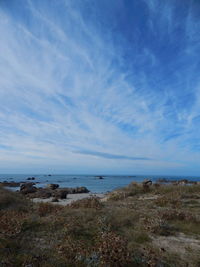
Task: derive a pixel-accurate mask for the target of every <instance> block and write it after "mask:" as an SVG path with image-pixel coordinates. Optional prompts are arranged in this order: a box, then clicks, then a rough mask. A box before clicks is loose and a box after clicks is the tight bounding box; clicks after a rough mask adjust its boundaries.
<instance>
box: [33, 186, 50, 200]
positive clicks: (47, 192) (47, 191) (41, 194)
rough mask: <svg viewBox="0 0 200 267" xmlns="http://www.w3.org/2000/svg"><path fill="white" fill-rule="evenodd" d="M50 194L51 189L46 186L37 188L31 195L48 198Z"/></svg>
mask: <svg viewBox="0 0 200 267" xmlns="http://www.w3.org/2000/svg"><path fill="white" fill-rule="evenodd" d="M51 196H52V190H50V189H46V188H38V190H37V192H35V193H34V194H32V195H31V197H34V198H50V197H51Z"/></svg>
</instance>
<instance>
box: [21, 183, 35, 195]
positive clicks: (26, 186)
mask: <svg viewBox="0 0 200 267" xmlns="http://www.w3.org/2000/svg"><path fill="white" fill-rule="evenodd" d="M36 191H37V188H36V187H35V186H34V183H23V184H21V185H20V193H22V194H24V195H26V194H32V193H35V192H36Z"/></svg>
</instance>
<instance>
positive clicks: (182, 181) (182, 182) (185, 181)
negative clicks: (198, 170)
mask: <svg viewBox="0 0 200 267" xmlns="http://www.w3.org/2000/svg"><path fill="white" fill-rule="evenodd" d="M188 182H189V181H188V180H187V179H182V180H179V181H178V184H182V185H184V184H188Z"/></svg>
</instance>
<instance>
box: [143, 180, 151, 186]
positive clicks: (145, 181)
mask: <svg viewBox="0 0 200 267" xmlns="http://www.w3.org/2000/svg"><path fill="white" fill-rule="evenodd" d="M142 184H143V185H148V186H150V185H152V181H151V180H150V179H145V180H144V181H143V182H142Z"/></svg>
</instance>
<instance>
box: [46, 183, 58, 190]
mask: <svg viewBox="0 0 200 267" xmlns="http://www.w3.org/2000/svg"><path fill="white" fill-rule="evenodd" d="M58 187H59V184H48V185H47V188H49V189H52V190H55V189H57V188H58Z"/></svg>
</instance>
